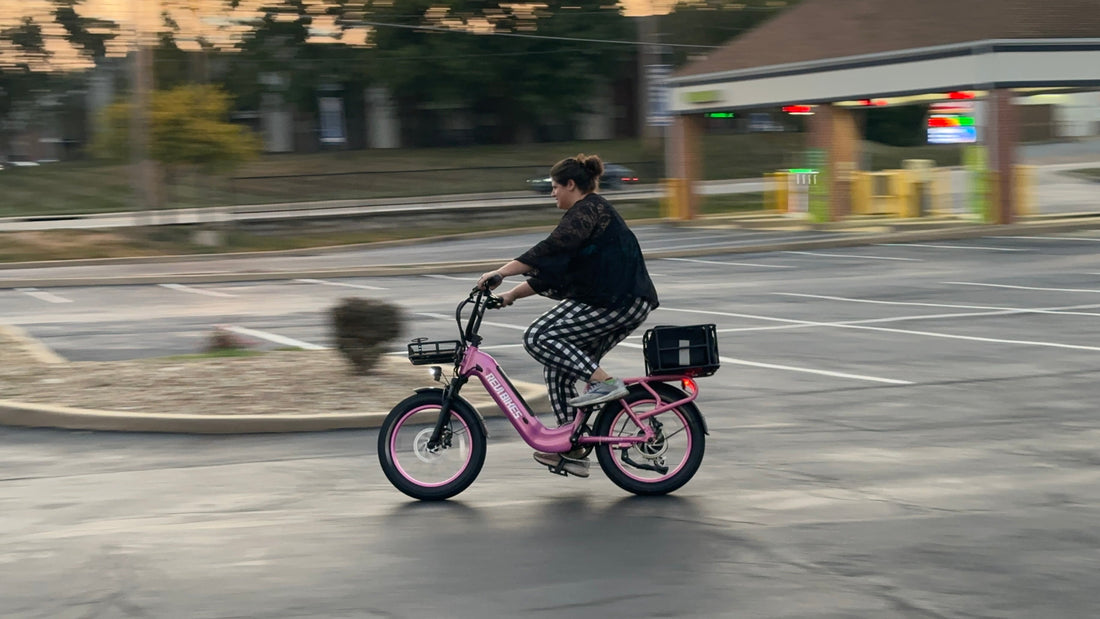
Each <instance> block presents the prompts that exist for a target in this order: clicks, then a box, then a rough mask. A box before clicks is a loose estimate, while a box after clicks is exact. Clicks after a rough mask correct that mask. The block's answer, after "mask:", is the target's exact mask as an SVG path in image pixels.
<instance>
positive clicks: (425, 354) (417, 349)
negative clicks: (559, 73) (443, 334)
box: [409, 338, 462, 365]
mask: <svg viewBox="0 0 1100 619" xmlns="http://www.w3.org/2000/svg"><path fill="white" fill-rule="evenodd" d="M461 346H462V342H460V341H458V340H439V341H434V342H430V341H428V340H427V339H424V338H417V339H415V340H413V341H411V342H409V361H412V364H413V365H428V364H431V363H454V362H455V359H457V358H458V350H459V348H460V347H461Z"/></svg>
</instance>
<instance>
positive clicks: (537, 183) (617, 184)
mask: <svg viewBox="0 0 1100 619" xmlns="http://www.w3.org/2000/svg"><path fill="white" fill-rule="evenodd" d="M637 182H638V173H637V172H635V171H634V170H631V169H630V168H628V167H626V166H621V165H619V164H617V163H608V164H605V165H604V167H603V174H602V175H601V176H600V188H601V189H622V188H623V187H624V186H626V185H633V184H634V183H637ZM527 188H528V189H530V190H531V191H534V192H537V193H550V192H551V191H553V185H552V184H551V181H550V175H549V174H548V175H546V176H539V177H537V178H529V179H527Z"/></svg>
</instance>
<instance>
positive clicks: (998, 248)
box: [875, 243, 1034, 251]
mask: <svg viewBox="0 0 1100 619" xmlns="http://www.w3.org/2000/svg"><path fill="white" fill-rule="evenodd" d="M875 245H877V246H879V247H932V248H934V249H980V250H983V251H1034V250H1031V249H1018V248H1015V247H980V246H977V245H929V244H927V243H875Z"/></svg>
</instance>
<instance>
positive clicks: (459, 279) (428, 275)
mask: <svg viewBox="0 0 1100 619" xmlns="http://www.w3.org/2000/svg"><path fill="white" fill-rule="evenodd" d="M424 277H430V278H432V279H450V280H454V281H456V282H474V283H475V284H476V283H477V280H476V279H472V278H469V277H455V276H454V275H433V274H425V275H424Z"/></svg>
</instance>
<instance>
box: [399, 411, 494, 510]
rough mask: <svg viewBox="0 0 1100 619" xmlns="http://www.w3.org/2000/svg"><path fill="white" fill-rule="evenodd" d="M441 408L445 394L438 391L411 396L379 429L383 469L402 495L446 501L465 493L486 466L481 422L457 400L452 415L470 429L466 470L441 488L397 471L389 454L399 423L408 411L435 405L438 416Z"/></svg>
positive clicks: (484, 441) (422, 499)
mask: <svg viewBox="0 0 1100 619" xmlns="http://www.w3.org/2000/svg"><path fill="white" fill-rule="evenodd" d="M442 405H443V395H442V391H439V390H434V391H429V392H425V393H417V394H415V395H411V396H409V397H407V398H405V399H404V400H402V401H401V402H399V403H398V404H397V405H396V406H394V407H393V410H391V411H390V413H389V414H388V415H386V419H385V420H384V421H383V422H382V425H381V427H379V429H378V463H379V464H380V465H381V466H382V472H383V473H385V474H386V479H389V480H390V483H391V484H393V486H394V487H395V488H397V489H398V490H400V491H401V492H404V493H405V494H407V495H409V496H411V497H412V498H414V499H419V500H421V501H443V500H446V499H449V498H451V497H453V496H455V495H456V494H458V493H460V492H462V491H463V490H465V489H466V488H468V487H470V484H472V483H474V480H475V479H477V476H478V473H480V472H481V467H482V466H483V465H484V464H485V450H486V447H485V444H486V439H485V432H484V430H483V429H482V425H481V420H480V419H479V418H478V417H477V413H476V412H474V411H473V410H471V409H470V407H469V405H468V404H466V403H465V401H462V400H458V401H456V402H455V403H454V404H453V405H452V406H451V415H453V416H456V417H458V418H460V419H461V420H462V421H463V423H465V424H466V427H467V428H469V433H470V450H471V452H470V460H469V463H468V464H467V465H466V468H465V469H463V470H462V472H461V473H460V474H459V475H458V477H456V478H455V479H454V480H453V481H451V482H450V483H447V484H444V485H442V486H423V485H420V484H417V483H416V482H414V481H412V480H410V479H409V478H407V477H405V476H404V475H402V474H401V471H399V470H398V469H397V464H396V463H395V461H394V457H393V454H392V453H390V442H391V441H390V438H391V437H392V435H393V431H394V428H395V426H396V424H397V422H398V421H400V420H401V419H402V418H403V417H404V416H405V415H406V414H407V413H408V412H410V411H412V410H415V409H418V408H425V407H432V406H434V407H435V409H436V411H437V413H438V409H439V408H440V407H441V406H442Z"/></svg>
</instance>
